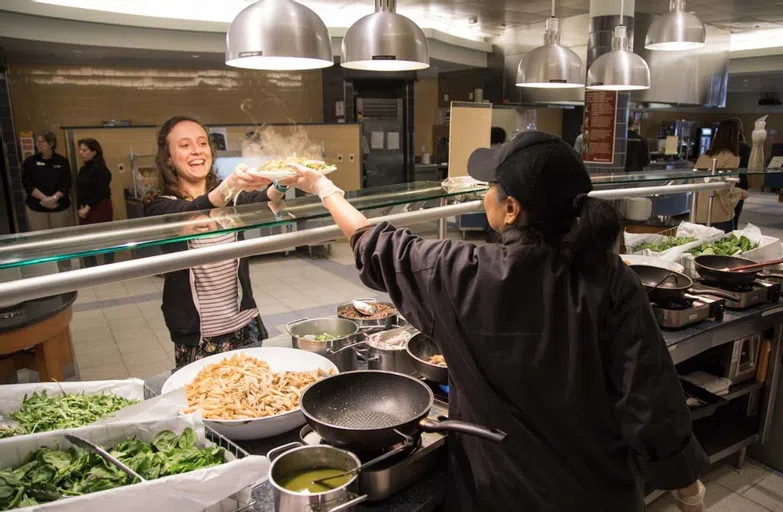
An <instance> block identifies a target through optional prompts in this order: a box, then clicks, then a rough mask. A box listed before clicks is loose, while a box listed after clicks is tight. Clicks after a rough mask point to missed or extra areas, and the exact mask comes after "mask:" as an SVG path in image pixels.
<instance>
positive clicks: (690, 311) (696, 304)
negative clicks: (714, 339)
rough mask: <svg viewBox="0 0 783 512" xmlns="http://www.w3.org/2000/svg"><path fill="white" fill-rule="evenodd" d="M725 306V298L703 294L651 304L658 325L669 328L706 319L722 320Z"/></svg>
mask: <svg viewBox="0 0 783 512" xmlns="http://www.w3.org/2000/svg"><path fill="white" fill-rule="evenodd" d="M725 308H726V301H725V299H720V298H718V297H713V296H710V295H705V294H701V295H699V296H698V297H696V298H694V299H683V300H679V301H674V302H665V303H660V304H659V303H653V304H652V310H653V314H654V315H655V320H656V322H658V325H659V326H660V327H661V328H662V329H670V330H674V329H682V328H683V327H687V326H689V325H693V324H696V323H699V322H701V321H704V320H707V319H711V320H713V321H715V322H722V321H723V314H724V311H725Z"/></svg>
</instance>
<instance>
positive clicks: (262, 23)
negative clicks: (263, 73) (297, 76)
mask: <svg viewBox="0 0 783 512" xmlns="http://www.w3.org/2000/svg"><path fill="white" fill-rule="evenodd" d="M226 64H227V65H229V66H233V67H237V68H245V69H264V70H276V71H290V70H304V69H321V68H327V67H329V66H332V65H333V64H334V60H333V58H332V45H331V41H330V38H329V31H328V30H327V29H326V25H325V24H324V22H323V21H322V20H321V18H319V17H318V15H317V14H315V13H314V12H313V11H311V10H310V9H308V8H307V7H305V6H304V5H302V4H300V3H297V2H294V1H293V0H261V1H260V2H256V3H254V4H251V5H249V6H248V7H246V8H245V9H243V10H242V11H241V12H240V13H239V14H237V16H236V18H234V21H232V22H231V26H230V27H229V28H228V33H226Z"/></svg>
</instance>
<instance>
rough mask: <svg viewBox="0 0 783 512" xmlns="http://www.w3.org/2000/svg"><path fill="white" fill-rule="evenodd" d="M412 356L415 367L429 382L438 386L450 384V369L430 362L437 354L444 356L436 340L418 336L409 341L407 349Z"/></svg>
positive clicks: (421, 335)
mask: <svg viewBox="0 0 783 512" xmlns="http://www.w3.org/2000/svg"><path fill="white" fill-rule="evenodd" d="M406 350H407V351H408V355H410V356H411V361H412V362H413V367H414V368H416V370H417V371H418V372H419V373H420V374H422V375H423V376H424V378H426V379H427V380H430V381H432V382H435V383H436V384H448V383H449V369H448V368H446V367H445V366H438V365H436V364H431V363H430V362H429V360H430V358H431V357H432V356H434V355H435V354H443V352H442V351H441V350H440V349H439V348H438V345H437V344H436V343H435V340H433V339H432V338H430V337H429V336H425V335H424V334H421V333H419V334H417V335H416V336H414V337H413V338H411V339H410V340H409V341H408V347H407V349H406Z"/></svg>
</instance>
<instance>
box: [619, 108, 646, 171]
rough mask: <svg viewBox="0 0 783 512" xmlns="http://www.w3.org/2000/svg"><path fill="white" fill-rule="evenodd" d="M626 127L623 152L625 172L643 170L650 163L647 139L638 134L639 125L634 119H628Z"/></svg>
mask: <svg viewBox="0 0 783 512" xmlns="http://www.w3.org/2000/svg"><path fill="white" fill-rule="evenodd" d="M630 123H631V124H630V126H629V127H628V145H627V146H626V147H627V149H626V152H625V172H638V171H643V170H644V168H645V167H647V164H649V163H650V154H649V151H648V150H647V141H645V140H644V139H643V138H642V136H641V135H639V125H638V124H637V122H636V120H633V119H632V120H631V121H630Z"/></svg>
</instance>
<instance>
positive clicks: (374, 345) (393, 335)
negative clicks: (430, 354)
mask: <svg viewBox="0 0 783 512" xmlns="http://www.w3.org/2000/svg"><path fill="white" fill-rule="evenodd" d="M417 332H418V331H416V330H415V329H411V328H409V327H398V328H395V329H390V330H388V331H381V332H376V333H374V334H367V335H366V336H365V339H364V342H363V343H361V344H360V345H357V346H356V347H354V351H355V352H356V357H358V358H359V359H362V360H364V361H365V362H366V363H367V368H368V369H369V370H384V371H389V372H397V373H402V374H405V375H413V374H414V373H416V368H415V367H414V366H413V361H412V359H411V356H410V354H408V352H407V351H406V348H407V346H408V341H410V338H411V337H413V336H414V335H416V333H417ZM394 339H397V340H398V342H397V343H396V344H395V345H386V344H387V343H388V341H387V340H394Z"/></svg>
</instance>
